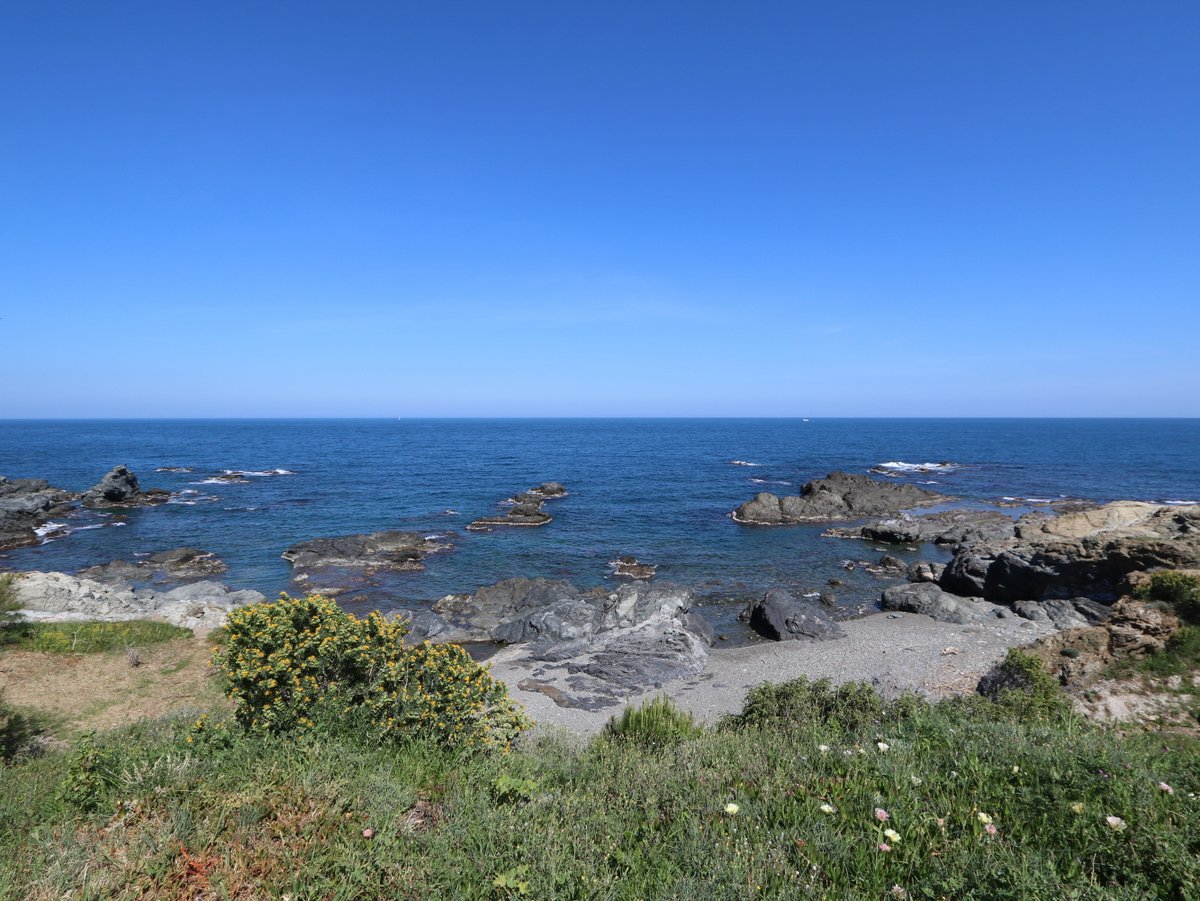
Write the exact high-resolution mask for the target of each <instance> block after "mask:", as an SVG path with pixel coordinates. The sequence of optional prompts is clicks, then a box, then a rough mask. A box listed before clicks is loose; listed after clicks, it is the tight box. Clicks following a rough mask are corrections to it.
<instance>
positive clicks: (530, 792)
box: [492, 773, 538, 803]
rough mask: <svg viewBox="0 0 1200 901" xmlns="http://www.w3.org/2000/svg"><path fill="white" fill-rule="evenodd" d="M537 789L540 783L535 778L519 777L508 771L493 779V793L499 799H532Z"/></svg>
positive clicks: (511, 800)
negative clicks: (509, 773)
mask: <svg viewBox="0 0 1200 901" xmlns="http://www.w3.org/2000/svg"><path fill="white" fill-rule="evenodd" d="M537 790H538V784H537V783H536V782H535V781H534V780H532V779H518V778H517V777H515V776H510V775H508V773H504V774H502V775H500V776H497V777H496V778H495V779H494V780H493V781H492V793H493V794H494V795H495V796H496V800H497V801H504V802H507V803H512V802H514V801H532V800H533V798H534V795H535V793H536V792H537Z"/></svg>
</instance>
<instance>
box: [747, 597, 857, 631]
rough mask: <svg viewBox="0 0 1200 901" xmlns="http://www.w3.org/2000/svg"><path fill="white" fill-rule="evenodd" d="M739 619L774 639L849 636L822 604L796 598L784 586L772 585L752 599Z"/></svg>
mask: <svg viewBox="0 0 1200 901" xmlns="http://www.w3.org/2000/svg"><path fill="white" fill-rule="evenodd" d="M738 619H740V620H742V621H743V622H746V623H749V624H750V628H752V629H754V631H756V632H758V633H759V634H760V635H763V636H765V637H767V638H770V639H773V640H775V641H788V640H808V641H826V640H828V639H832V638H844V637H845V635H846V633H845V632H843V631H842V627H841V626H839V625H838V624H837V623H836V622H835V621H834V619H833V617H831V616H830V615H829V613H828V612H826V610H825V609H823V607H822V606H821V605H820V604H819V603H813V602H812V601H811V600H809V599H807V598H800V599H798V598H795V597H793V596H792V595H791V593H789V592H787V591H784V590H783V589H782V588H772V589H771V590H770V591H768V592H767V593H766V594H765V595H764V596H763V597H762V598H757V599H755V600H753V601H751V602H750V604H749V605H748V606H747V607H746V609H745V610H743V611H742V612H741V613H740V614H739V615H738Z"/></svg>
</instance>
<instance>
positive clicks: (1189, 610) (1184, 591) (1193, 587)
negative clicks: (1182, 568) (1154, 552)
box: [1135, 570, 1200, 621]
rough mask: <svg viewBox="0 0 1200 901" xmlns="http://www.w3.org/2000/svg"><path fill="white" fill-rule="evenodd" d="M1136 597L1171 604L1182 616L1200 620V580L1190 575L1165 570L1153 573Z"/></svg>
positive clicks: (1136, 593)
mask: <svg viewBox="0 0 1200 901" xmlns="http://www.w3.org/2000/svg"><path fill="white" fill-rule="evenodd" d="M1135 595H1136V596H1137V597H1139V598H1142V599H1143V600H1150V601H1161V602H1163V603H1165V604H1170V605H1171V606H1173V607H1174V608H1175V610H1176V611H1177V612H1178V613H1179V615H1180V616H1183V617H1186V618H1187V619H1190V620H1193V621H1197V620H1200V578H1198V577H1196V576H1193V575H1191V574H1190V573H1183V572H1177V571H1175V570H1164V571H1162V572H1156V573H1152V574H1151V575H1150V582H1149V583H1148V584H1146V585H1143V586H1141V587H1140V588H1139V589H1138V590H1137V591H1136V592H1135Z"/></svg>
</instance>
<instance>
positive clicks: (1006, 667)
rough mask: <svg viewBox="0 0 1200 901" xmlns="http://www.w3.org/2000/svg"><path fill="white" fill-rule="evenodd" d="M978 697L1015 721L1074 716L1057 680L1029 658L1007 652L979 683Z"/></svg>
mask: <svg viewBox="0 0 1200 901" xmlns="http://www.w3.org/2000/svg"><path fill="white" fill-rule="evenodd" d="M979 693H980V694H981V695H983V696H984V697H985V698H987V699H988V700H990V701H993V702H995V703H996V704H997V705H998V706H999V707H1001V708H1003V709H1004V710H1005V712H1006V713H1007V714H1008V715H1010V716H1011V717H1013V718H1015V719H1020V720H1023V721H1036V720H1062V719H1069V718H1071V717H1073V716H1074V714H1073V713H1072V711H1071V702H1070V700H1069V699H1068V698H1067V696H1066V695H1065V694H1064V693H1063V690H1062V687H1061V686H1060V685H1059V683H1058V680H1057V679H1055V678H1054V677H1053V676H1052V675H1050V673H1048V672H1047V671H1046V667H1045V665H1044V664H1043V663H1042V661H1041V660H1039V659H1038V658H1037V657H1035V656H1034V655H1032V654H1029V653H1027V652H1025V651H1021V650H1018V649H1016V648H1011V649H1009V651H1008V653H1007V654H1006V655H1005V657H1004V659H1003V660H1002V661H1001V662H1000V663H998V664H996V666H995V667H993V668H992V670H991V672H989V673H988V674H987V675H986V676H984V677H983V679H981V680H980V682H979Z"/></svg>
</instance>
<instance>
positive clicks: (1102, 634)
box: [1029, 598, 1180, 688]
mask: <svg viewBox="0 0 1200 901" xmlns="http://www.w3.org/2000/svg"><path fill="white" fill-rule="evenodd" d="M1179 626H1180V622H1179V619H1178V617H1176V616H1175V615H1174V614H1172V613H1170V612H1169V611H1167V610H1165V609H1163V608H1161V607H1158V606H1156V605H1154V604H1149V603H1146V602H1144V601H1138V600H1134V599H1132V598H1122V599H1121V600H1120V601H1118V602H1117V603H1116V604H1114V605H1113V606H1112V608H1111V610H1110V611H1109V617H1108V619H1107V620H1106V621H1104V622H1103V623H1101V624H1099V625H1093V626H1090V627H1083V628H1073V629H1067V630H1065V631H1062V632H1058V633H1056V634H1054V635H1051V636H1048V637H1046V638H1043V639H1042V640H1041V641H1039V642H1037V643H1036V644H1034V645H1032V646H1031V647H1030V648H1029V651H1030V652H1031V653H1033V654H1035V655H1036V656H1038V657H1039V658H1041V659H1042V661H1043V662H1044V663H1045V664H1046V666H1047V668H1048V669H1049V670H1050V671H1051V672H1052V673H1054V675H1056V676H1057V677H1058V678H1059V680H1060V681H1061V682H1062V683H1063V684H1064V685H1067V686H1070V687H1073V688H1082V687H1085V686H1087V685H1088V684H1090V683H1091V682H1092V681H1094V680H1095V679H1096V678H1098V677H1101V676H1103V675H1105V674H1106V673H1107V671H1108V670H1109V669H1110V668H1111V667H1112V665H1113V664H1114V663H1116V662H1117V661H1119V660H1122V659H1125V658H1129V657H1145V656H1149V655H1151V654H1156V653H1159V652H1160V651H1162V650H1163V649H1165V648H1166V646H1167V642H1168V641H1169V640H1170V638H1171V636H1172V635H1174V634H1175V632H1176V630H1178V628H1179Z"/></svg>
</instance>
